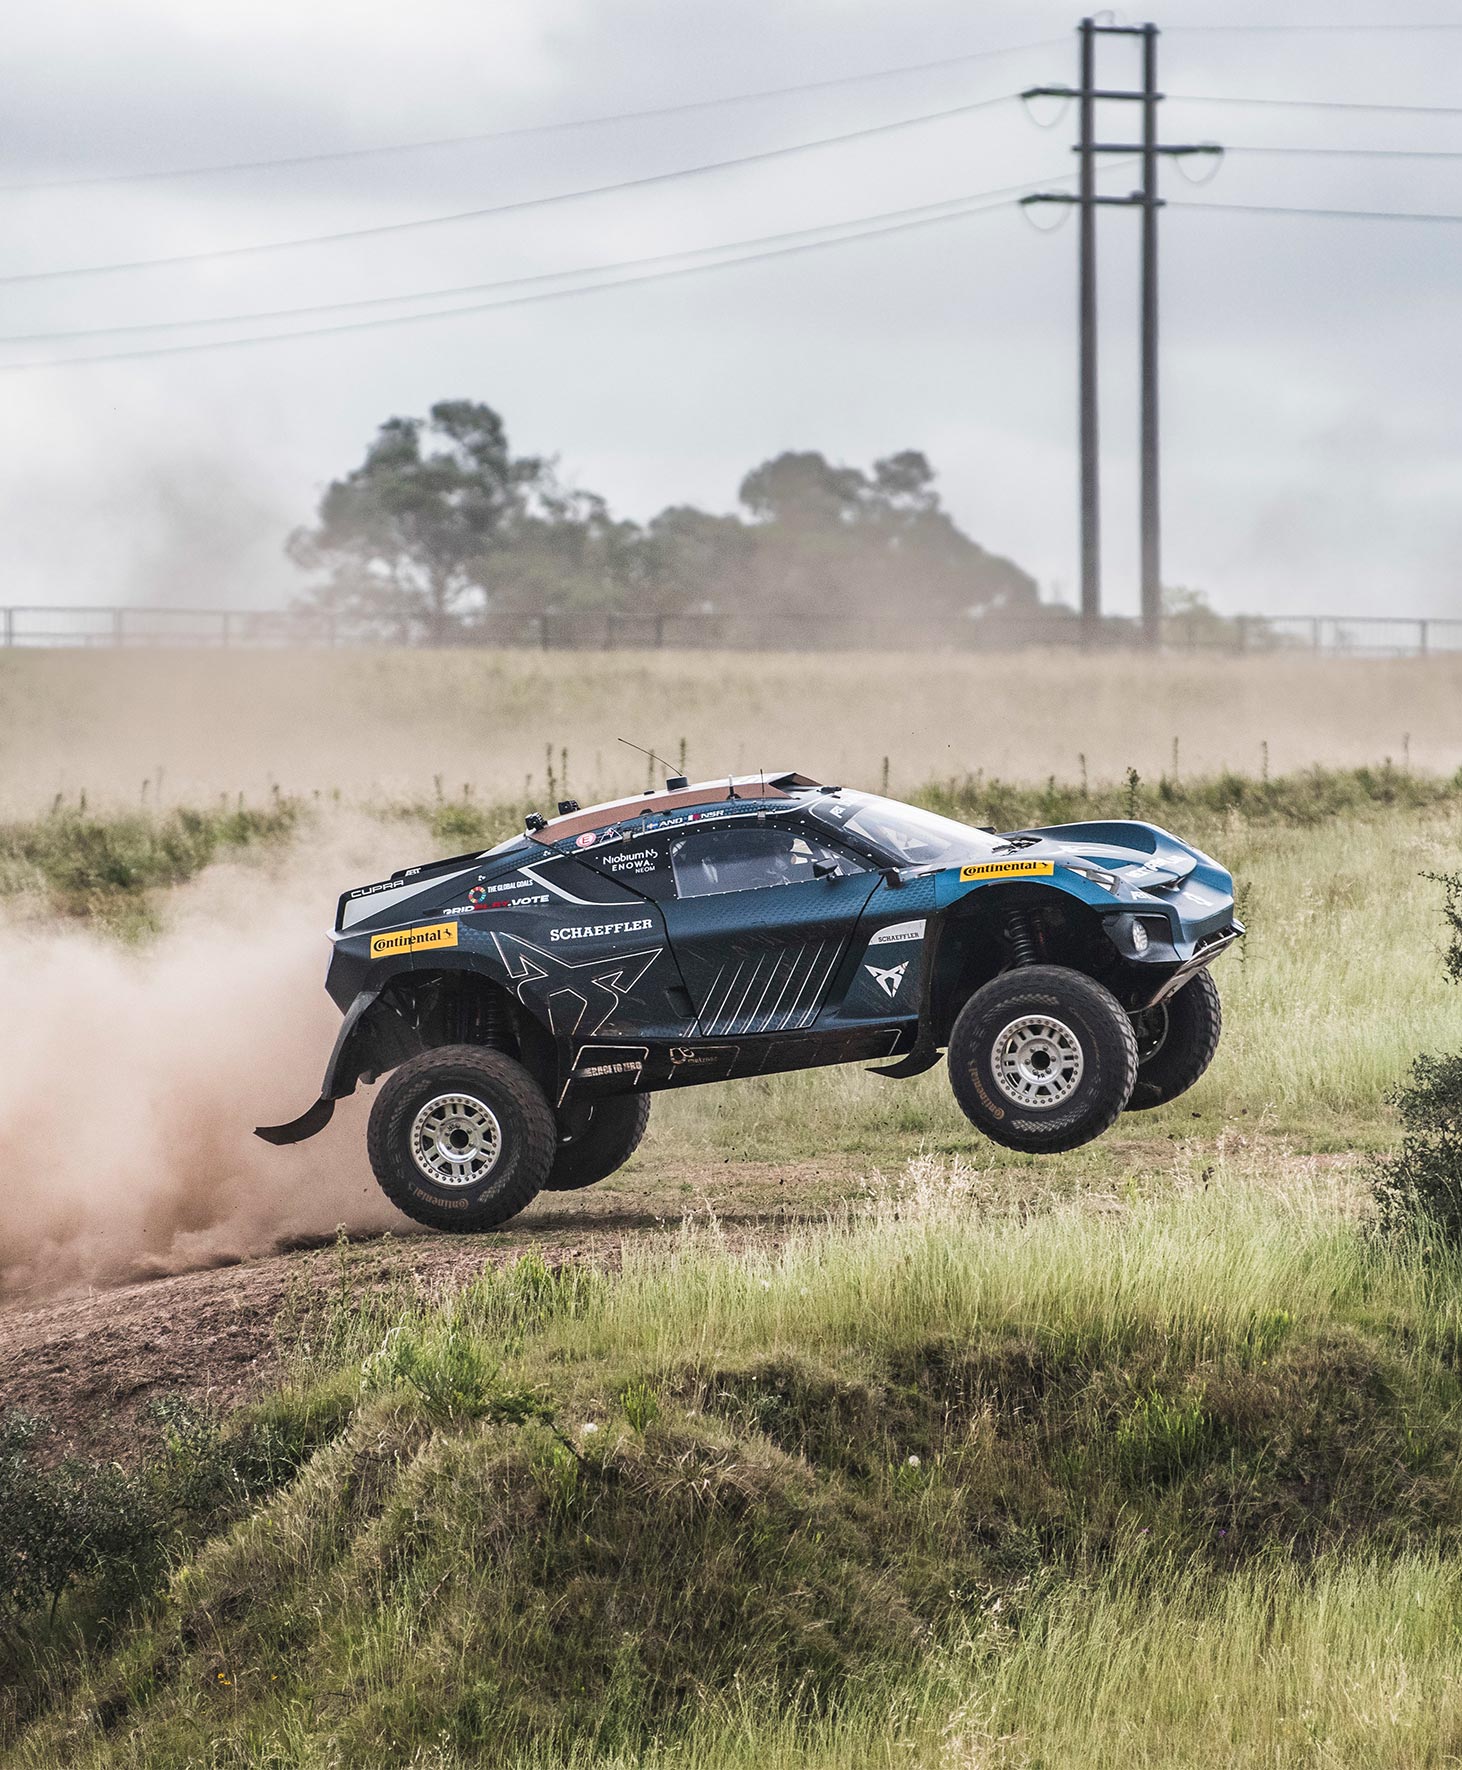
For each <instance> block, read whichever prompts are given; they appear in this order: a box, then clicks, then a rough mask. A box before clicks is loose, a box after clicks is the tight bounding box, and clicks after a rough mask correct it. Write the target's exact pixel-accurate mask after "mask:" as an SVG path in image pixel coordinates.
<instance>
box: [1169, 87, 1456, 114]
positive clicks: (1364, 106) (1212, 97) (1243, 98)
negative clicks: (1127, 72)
mask: <svg viewBox="0 0 1462 1770" xmlns="http://www.w3.org/2000/svg"><path fill="white" fill-rule="evenodd" d="M1167 96H1168V97H1169V98H1171V99H1177V100H1179V101H1180V102H1181V103H1183V104H1243V105H1265V106H1271V107H1275V108H1278V109H1280V110H1291V111H1375V112H1377V113H1381V114H1385V115H1390V116H1398V117H1462V105H1455V104H1371V103H1369V102H1366V101H1362V100H1360V99H1346V98H1255V97H1250V96H1248V95H1246V94H1240V93H1233V92H1217V93H1213V92H1170V93H1168V94H1167Z"/></svg>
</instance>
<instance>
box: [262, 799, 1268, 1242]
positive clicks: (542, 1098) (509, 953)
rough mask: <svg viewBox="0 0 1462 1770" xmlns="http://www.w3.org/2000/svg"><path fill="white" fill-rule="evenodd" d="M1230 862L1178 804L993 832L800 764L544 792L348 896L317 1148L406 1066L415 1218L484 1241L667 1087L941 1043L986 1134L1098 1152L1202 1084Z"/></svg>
mask: <svg viewBox="0 0 1462 1770" xmlns="http://www.w3.org/2000/svg"><path fill="white" fill-rule="evenodd" d="M1243 932H1244V930H1243V927H1242V924H1240V923H1239V922H1238V921H1237V920H1236V919H1235V916H1234V896H1233V880H1232V878H1231V877H1230V875H1229V874H1228V873H1227V872H1226V871H1225V870H1224V869H1223V868H1222V867H1221V866H1220V865H1219V864H1218V863H1217V862H1216V861H1214V860H1211V859H1210V858H1209V857H1208V856H1207V855H1205V854H1202V853H1200V852H1199V850H1198V849H1196V848H1192V847H1190V846H1188V845H1187V844H1185V843H1183V842H1180V841H1178V840H1177V839H1176V838H1175V837H1173V836H1170V835H1168V834H1167V833H1166V832H1165V831H1163V830H1161V829H1158V828H1156V827H1155V826H1154V825H1152V824H1147V823H1137V822H1095V823H1073V824H1063V825H1059V826H1054V827H1050V828H1044V829H1026V830H1008V831H1002V832H997V831H994V830H989V829H984V828H977V827H975V826H972V825H970V824H965V823H960V822H957V821H955V820H953V819H951V818H947V817H943V816H940V815H938V814H936V813H934V812H931V811H927V810H923V809H921V808H920V807H918V806H915V805H907V804H903V803H901V802H899V801H896V800H894V799H890V798H887V797H884V796H881V795H878V794H874V793H865V792H859V791H855V790H853V789H851V788H847V787H842V786H831V785H826V784H823V783H821V782H819V781H816V780H813V779H811V778H809V777H808V776H806V775H803V774H798V773H778V774H770V775H768V774H757V775H743V776H739V777H734V776H733V777H731V778H729V779H722V780H719V781H706V782H701V783H698V784H692V783H691V782H690V781H689V780H688V779H686V778H685V777H684V776H673V777H671V778H670V779H669V780H667V782H666V784H665V787H664V789H663V791H662V790H652V791H649V792H646V793H644V794H642V795H640V796H639V797H636V798H630V799H620V800H616V801H614V802H612V803H609V804H604V805H596V806H591V807H588V808H583V807H580V806H579V805H578V804H577V803H576V802H575V801H573V800H564V801H561V802H560V804H559V806H558V815H557V816H555V817H552V818H545V817H543V816H542V815H540V814H538V813H530V814H529V816H528V818H527V820H526V826H525V828H524V830H523V832H522V834H520V835H516V836H513V837H511V838H510V839H509V840H507V841H505V842H501V843H499V844H498V845H497V846H496V847H495V848H491V849H488V850H487V852H485V853H471V854H461V855H457V856H455V857H454V858H452V859H450V860H440V861H435V862H432V863H430V864H428V865H423V866H415V867H408V868H405V869H404V870H402V871H400V872H396V873H393V874H392V875H391V877H390V878H389V879H383V880H381V881H379V882H378V883H376V884H370V885H362V886H359V887H357V888H356V889H355V890H352V891H347V892H346V893H345V894H344V895H343V896H342V897H341V898H340V900H339V904H338V907H337V912H336V918H335V931H334V936H333V952H332V956H331V959H330V965H329V970H328V974H327V977H326V988H327V989H328V991H329V993H330V995H331V997H332V998H333V999H334V1001H335V1003H336V1004H337V1006H338V1007H339V1008H340V1009H341V1010H342V1013H343V1015H344V1019H343V1022H342V1024H341V1027H340V1032H339V1036H338V1037H337V1039H336V1041H335V1046H334V1049H333V1050H332V1051H331V1053H330V1058H329V1062H328V1064H327V1065H326V1070H325V1080H324V1085H323V1088H322V1090H321V1093H320V1097H319V1099H318V1100H317V1101H316V1102H315V1104H314V1105H313V1106H312V1107H310V1109H309V1110H308V1111H307V1112H305V1113H304V1114H302V1115H301V1116H300V1117H299V1118H297V1119H295V1120H293V1121H291V1122H290V1123H288V1124H282V1125H272V1126H261V1127H260V1129H259V1131H258V1133H257V1134H258V1135H259V1136H260V1137H263V1138H264V1139H266V1141H268V1142H271V1143H278V1144H283V1143H294V1142H299V1141H301V1140H302V1139H304V1138H306V1137H310V1136H313V1135H315V1134H316V1133H317V1132H319V1131H321V1130H323V1129H324V1128H325V1126H326V1125H327V1124H328V1122H329V1120H330V1117H331V1114H332V1113H333V1111H334V1107H335V1102H336V1101H337V1100H339V1099H341V1098H343V1097H344V1096H346V1095H348V1094H351V1093H353V1092H354V1091H355V1089H356V1087H357V1085H358V1084H360V1083H362V1082H365V1083H372V1082H375V1081H377V1080H378V1079H379V1078H381V1077H385V1078H386V1079H385V1081H384V1083H383V1085H382V1086H381V1088H380V1090H379V1092H378V1093H377V1095H376V1097H375V1100H374V1102H373V1104H372V1107H371V1112H370V1119H369V1126H368V1131H367V1148H368V1151H369V1157H370V1162H371V1167H372V1169H373V1171H374V1173H375V1176H376V1179H377V1180H378V1181H379V1183H380V1185H381V1187H382V1189H383V1190H384V1191H385V1193H386V1194H387V1196H388V1197H389V1198H390V1199H391V1200H392V1201H393V1202H394V1203H395V1204H396V1205H397V1206H399V1207H400V1209H401V1210H403V1211H404V1212H406V1213H407V1214H408V1215H409V1216H411V1217H414V1218H415V1219H417V1221H419V1222H422V1223H426V1224H430V1225H433V1226H435V1227H439V1228H446V1229H458V1230H484V1229H491V1228H494V1227H496V1226H497V1225H499V1224H502V1223H505V1222H506V1221H507V1220H508V1219H509V1218H511V1217H513V1216H515V1215H516V1214H517V1213H518V1212H519V1211H521V1210H522V1209H523V1208H524V1207H525V1206H526V1205H527V1204H528V1203H529V1202H530V1200H532V1199H533V1198H534V1197H535V1196H536V1195H537V1194H538V1193H539V1192H540V1191H542V1190H544V1189H548V1190H552V1191H572V1190H575V1189H577V1188H580V1187H584V1186H590V1185H592V1184H594V1183H595V1182H596V1181H599V1180H602V1179H604V1178H605V1177H606V1176H607V1175H609V1174H611V1173H613V1172H614V1171H615V1170H616V1169H617V1168H619V1167H620V1166H622V1164H623V1163H624V1162H626V1161H627V1160H628V1159H629V1157H630V1156H631V1155H632V1154H633V1152H634V1150H635V1149H636V1147H637V1146H638V1144H639V1142H640V1139H641V1137H642V1136H643V1135H644V1131H645V1126H646V1122H647V1120H648V1118H649V1112H650V1096H651V1095H652V1094H654V1093H656V1092H658V1091H659V1090H661V1089H664V1088H679V1087H687V1086H693V1085H699V1084H704V1083H707V1082H720V1081H726V1080H729V1079H731V1078H732V1077H739V1076H751V1075H770V1074H773V1073H775V1072H777V1071H782V1070H794V1069H805V1068H809V1067H815V1066H820V1065H824V1064H833V1063H853V1062H861V1063H869V1064H876V1065H877V1067H876V1068H875V1069H874V1073H875V1074H878V1075H883V1076H891V1077H906V1076H913V1075H918V1074H919V1073H921V1072H922V1071H924V1070H928V1069H931V1068H933V1067H934V1065H935V1064H937V1063H938V1062H939V1060H940V1056H941V1053H943V1054H945V1056H946V1061H947V1066H948V1071H949V1079H950V1084H951V1086H952V1088H953V1091H954V1097H955V1099H956V1101H957V1102H958V1103H959V1105H960V1107H961V1108H962V1110H963V1111H964V1113H965V1115H966V1116H967V1117H968V1119H969V1120H970V1122H971V1124H972V1125H974V1126H975V1128H976V1129H977V1130H979V1131H980V1132H982V1133H983V1134H984V1135H985V1136H986V1137H988V1138H990V1139H992V1140H993V1141H994V1142H996V1143H998V1144H1002V1145H1004V1146H1005V1147H1006V1148H1009V1149H1015V1150H1022V1151H1027V1152H1033V1153H1038V1154H1039V1153H1049V1152H1054V1151H1058V1150H1067V1149H1072V1148H1075V1147H1076V1146H1078V1145H1079V1144H1083V1143H1086V1142H1088V1141H1090V1140H1091V1139H1092V1138H1095V1137H1097V1136H1100V1135H1101V1133H1102V1132H1104V1131H1106V1130H1107V1129H1108V1128H1109V1127H1110V1126H1111V1125H1112V1124H1113V1123H1114V1122H1115V1120H1116V1119H1117V1117H1118V1115H1119V1114H1120V1113H1121V1112H1123V1111H1124V1110H1140V1109H1143V1108H1148V1107H1155V1106H1160V1105H1162V1104H1163V1103H1164V1102H1165V1101H1169V1100H1172V1099H1174V1098H1175V1097H1176V1096H1177V1095H1179V1094H1181V1093H1183V1091H1184V1090H1185V1089H1187V1088H1190V1087H1191V1086H1192V1085H1193V1083H1194V1082H1196V1081H1197V1080H1198V1078H1199V1076H1201V1075H1202V1074H1203V1072H1204V1070H1205V1069H1207V1067H1208V1065H1209V1063H1210V1062H1211V1060H1212V1058H1213V1055H1214V1052H1215V1050H1216V1049H1217V1046H1218V1039H1219V1031H1220V1025H1221V1010H1220V1006H1219V997H1218V991H1217V988H1216V987H1215V985H1214V982H1213V977H1212V973H1211V971H1210V969H1209V967H1210V966H1211V964H1212V962H1213V961H1214V959H1216V958H1217V957H1218V955H1219V954H1220V953H1222V952H1223V951H1224V950H1225V949H1226V948H1227V947H1229V946H1231V945H1233V943H1234V942H1235V941H1237V940H1239V939H1240V938H1241V937H1242V935H1243Z"/></svg>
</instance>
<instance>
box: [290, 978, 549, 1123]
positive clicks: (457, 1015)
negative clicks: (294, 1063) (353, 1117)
mask: <svg viewBox="0 0 1462 1770" xmlns="http://www.w3.org/2000/svg"><path fill="white" fill-rule="evenodd" d="M445 1045H478V1046H482V1047H484V1048H486V1049H488V1050H494V1051H501V1052H503V1054H504V1055H505V1056H508V1057H512V1058H515V1059H516V1060H517V1061H518V1062H519V1063H521V1064H522V1065H523V1067H524V1068H525V1069H526V1070H528V1072H529V1074H530V1075H532V1076H533V1077H534V1079H535V1081H537V1082H538V1083H539V1085H540V1086H542V1087H543V1088H544V1089H545V1091H548V1090H550V1089H552V1088H553V1087H554V1086H555V1085H556V1083H557V1068H558V1065H557V1058H556V1054H555V1051H554V1046H553V1040H552V1038H551V1037H550V1036H549V1035H548V1034H547V1033H546V1032H545V1031H544V1029H543V1028H542V1027H540V1026H539V1024H538V1022H537V1021H536V1020H535V1019H534V1017H533V1016H532V1015H531V1014H530V1013H529V1012H528V1010H527V1009H526V1008H524V1007H523V1005H522V1004H521V1003H520V1002H519V1001H518V999H517V997H516V996H515V995H514V994H513V992H512V991H511V990H510V989H509V988H508V987H507V985H506V984H504V983H502V982H500V981H499V980H498V979H496V978H494V977H491V976H489V975H488V974H487V973H485V972H484V971H482V970H481V969H479V968H476V967H472V966H464V965H460V964H457V965H454V964H433V965H411V966H403V967H400V968H398V969H396V970H393V971H391V972H389V973H388V974H386V975H385V976H383V977H378V978H375V979H373V980H372V982H371V983H370V985H369V986H368V987H367V988H365V989H363V990H362V991H361V992H360V994H359V995H357V997H356V998H355V1000H354V1001H353V1002H352V1003H351V1005H350V1007H349V1008H348V1009H347V1010H346V1014H345V1020H344V1023H343V1024H342V1026H341V1029H340V1034H339V1036H338V1038H337V1039H336V1041H335V1048H334V1050H333V1051H332V1052H331V1053H330V1061H329V1063H328V1065H327V1066H326V1071H325V1083H324V1087H323V1089H322V1094H323V1095H324V1097H326V1098H328V1099H332V1100H338V1099H341V1098H343V1097H344V1096H345V1095H347V1094H351V1093H353V1092H354V1091H355V1087H356V1084H357V1083H358V1082H362V1081H364V1082H374V1081H377V1080H379V1078H380V1077H381V1076H383V1075H385V1074H386V1073H387V1072H388V1071H390V1070H393V1069H396V1068H397V1067H398V1066H399V1065H401V1064H402V1063H405V1062H407V1061H408V1060H409V1059H410V1058H412V1057H418V1056H420V1055H421V1054H422V1053H423V1052H425V1051H430V1050H435V1049H437V1048H439V1047H441V1046H445Z"/></svg>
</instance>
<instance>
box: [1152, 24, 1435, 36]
mask: <svg viewBox="0 0 1462 1770" xmlns="http://www.w3.org/2000/svg"><path fill="white" fill-rule="evenodd" d="M1223 31H1237V32H1243V33H1248V32H1252V31H1287V32H1290V33H1291V34H1295V35H1303V36H1307V35H1309V34H1311V33H1324V32H1333V33H1340V34H1343V33H1349V34H1351V35H1359V34H1366V33H1370V32H1377V33H1379V32H1385V33H1386V34H1387V35H1390V36H1404V35H1406V34H1407V33H1409V32H1423V31H1462V24H1416V25H1407V24H1396V25H1340V24H1321V25H1274V24H1232V25H1164V26H1163V35H1164V36H1172V35H1175V34H1176V35H1181V36H1194V35H1204V36H1206V35H1212V34H1216V33H1218V32H1223Z"/></svg>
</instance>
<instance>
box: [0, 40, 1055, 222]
mask: <svg viewBox="0 0 1462 1770" xmlns="http://www.w3.org/2000/svg"><path fill="white" fill-rule="evenodd" d="M1065 41H1066V39H1065V38H1064V37H1042V38H1038V39H1036V40H1035V41H1034V42H1029V43H1011V44H1007V45H1006V46H1005V47H1004V48H1000V49H974V50H970V51H968V52H967V53H965V54H963V55H950V56H943V57H940V58H939V59H938V60H935V61H916V62H906V63H903V64H902V65H900V66H898V67H892V68H877V69H874V70H873V71H872V72H870V73H866V74H840V75H837V76H835V77H834V78H832V79H828V80H802V81H799V82H798V83H797V84H795V85H792V86H767V87H763V88H761V89H760V90H758V91H754V92H731V93H727V94H726V95H725V96H724V97H722V98H697V99H689V100H687V101H686V102H685V103H683V104H667V105H654V106H651V107H650V108H648V109H646V110H639V111H612V112H608V113H606V114H605V115H603V116H598V117H569V118H565V119H563V120H561V121H559V122H555V123H525V124H522V125H520V126H517V127H514V128H509V129H482V130H475V131H473V132H471V133H469V134H466V135H440V136H435V137H431V138H429V139H427V140H424V141H398V142H387V143H384V144H380V145H377V146H372V147H358V148H334V149H330V150H327V151H324V152H321V153H313V154H285V155H280V156H277V157H272V158H265V159H258V160H233V161H226V162H215V163H212V164H209V165H205V166H177V167H167V168H162V169H159V170H157V171H153V172H103V173H98V174H96V175H95V176H93V177H83V178H46V179H27V180H22V181H19V182H16V183H10V184H0V194H11V193H14V192H19V191H57V190H81V189H85V188H87V187H89V186H93V185H110V184H142V183H145V182H148V181H149V180H157V179H182V178H208V177H213V176H215V175H217V174H221V173H229V172H264V171H274V170H278V169H280V168H283V167H289V166H320V165H326V164H329V163H331V162H335V161H346V160H364V159H371V158H375V157H378V156H381V155H389V154H414V153H425V152H429V151H431V150H433V149H437V148H456V147H471V146H474V145H477V144H479V143H482V142H488V141H510V140H515V139H518V138H521V137H524V136H532V135H558V134H564V133H567V132H569V131H571V130H574V129H598V128H603V127H606V126H608V125H611V124H617V123H638V122H648V121H652V120H654V119H656V118H659V117H676V116H684V115H686V114H688V113H691V112H696V111H708V110H717V109H722V108H724V107H726V106H728V105H738V104H752V103H755V102H756V101H757V100H758V99H766V98H790V97H795V96H798V95H800V94H803V93H808V92H827V91H831V90H833V89H835V88H838V87H843V86H861V85H867V84H868V83H870V82H871V81H875V80H893V79H897V78H900V77H901V76H903V75H905V74H926V73H932V72H935V71H937V70H940V69H943V68H955V67H962V66H965V65H966V64H968V63H970V62H977V61H990V60H993V59H995V58H997V57H999V56H1002V55H1020V54H1024V53H1026V52H1027V51H1030V50H1033V49H1051V48H1054V47H1056V46H1057V45H1059V44H1062V43H1064V42H1065Z"/></svg>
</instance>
